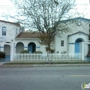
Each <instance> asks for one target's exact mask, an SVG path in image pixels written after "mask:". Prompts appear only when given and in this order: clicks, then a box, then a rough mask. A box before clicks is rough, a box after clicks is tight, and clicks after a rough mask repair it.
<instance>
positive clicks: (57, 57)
mask: <svg viewBox="0 0 90 90" xmlns="http://www.w3.org/2000/svg"><path fill="white" fill-rule="evenodd" d="M77 60H81V54H49V55H47V54H15V56H14V61H25V62H27V61H28V62H48V61H52V62H56V61H57V62H58V61H77Z"/></svg>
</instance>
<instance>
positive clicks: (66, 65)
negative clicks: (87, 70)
mask: <svg viewBox="0 0 90 90" xmlns="http://www.w3.org/2000/svg"><path fill="white" fill-rule="evenodd" d="M82 66H83V67H84V66H85V67H86V66H87V67H90V64H39V65H38V64H31V65H29V64H28V65H23V64H22V65H17V64H15V65H3V64H2V65H0V68H29V67H82Z"/></svg>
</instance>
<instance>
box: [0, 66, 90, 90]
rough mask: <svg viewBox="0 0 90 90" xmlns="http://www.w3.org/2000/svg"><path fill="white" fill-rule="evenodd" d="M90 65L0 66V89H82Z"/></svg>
mask: <svg viewBox="0 0 90 90" xmlns="http://www.w3.org/2000/svg"><path fill="white" fill-rule="evenodd" d="M83 82H86V83H90V66H80V67H75V66H74V67H28V68H25V67H23V68H20V67H19V68H18V67H17V68H0V90H82V89H81V84H82V83H83Z"/></svg>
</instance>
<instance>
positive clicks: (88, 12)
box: [0, 0, 90, 20]
mask: <svg viewBox="0 0 90 90" xmlns="http://www.w3.org/2000/svg"><path fill="white" fill-rule="evenodd" d="M12 11H13V12H14V11H15V8H14V5H13V3H12V2H11V1H10V0H1V1H0V15H2V14H4V13H7V12H10V13H12V14H13V12H12ZM75 11H77V12H79V15H80V16H81V17H83V16H84V17H85V18H88V19H90V0H76V7H75ZM0 19H2V20H3V19H5V18H3V17H0Z"/></svg>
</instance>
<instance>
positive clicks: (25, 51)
mask: <svg viewBox="0 0 90 90" xmlns="http://www.w3.org/2000/svg"><path fill="white" fill-rule="evenodd" d="M21 53H29V51H28V50H23V51H21Z"/></svg>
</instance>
